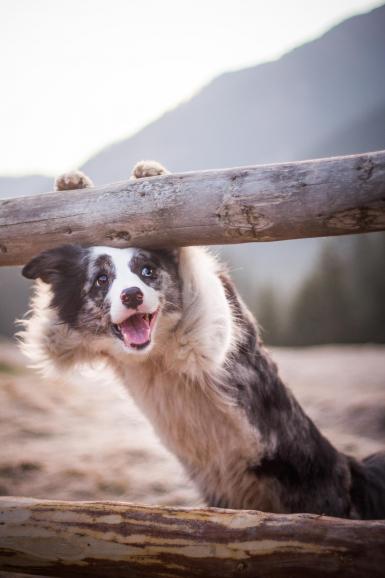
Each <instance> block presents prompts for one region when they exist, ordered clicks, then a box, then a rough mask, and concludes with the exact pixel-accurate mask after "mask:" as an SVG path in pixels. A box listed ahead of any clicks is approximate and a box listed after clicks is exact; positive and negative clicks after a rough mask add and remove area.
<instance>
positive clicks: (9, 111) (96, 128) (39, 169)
mask: <svg viewBox="0 0 385 578" xmlns="http://www.w3.org/2000/svg"><path fill="white" fill-rule="evenodd" d="M381 4H383V0H380V1H378V0H377V1H374V0H269V1H267V0H0V70H1V77H0V78H1V85H0V87H1V89H0V175H19V174H27V173H44V174H50V175H54V174H58V173H61V172H63V171H66V170H69V169H73V168H76V167H78V166H79V165H80V164H82V163H83V162H84V161H85V160H87V159H88V158H89V157H90V156H92V155H93V154H94V153H96V152H97V151H99V150H100V149H101V148H103V147H104V146H106V145H108V144H111V143H113V142H115V141H117V140H120V139H123V138H126V137H128V136H130V135H131V134H133V133H134V132H136V131H137V130H138V129H140V128H141V127H143V126H144V125H146V124H147V123H148V122H150V121H151V120H153V119H156V118H157V117H159V116H160V115H161V114H163V113H164V112H165V111H166V110H169V109H171V108H173V107H174V106H175V105H177V104H178V103H179V102H181V101H183V100H185V99H187V98H189V97H190V96H192V95H193V94H194V93H195V92H196V91H197V90H199V89H200V88H201V87H202V86H203V85H205V84H207V83H208V82H209V81H210V80H211V79H212V78H214V77H215V76H217V75H218V74H220V73H222V72H225V71H228V70H236V69H239V68H243V67H246V66H252V65H255V64H258V63H260V62H263V61H266V60H272V59H275V58H278V57H279V56H280V55H282V54H283V53H284V52H286V51H287V50H289V49H291V48H293V47H295V46H297V45H300V44H302V43H303V42H305V41H308V40H311V39H313V38H314V37H316V36H319V35H320V34H322V33H323V32H325V31H326V30H328V29H329V28H330V27H331V26H333V25H334V24H336V23H338V22H340V21H341V20H344V19H345V18H347V17H349V16H351V15H353V14H356V13H360V12H366V11H368V10H370V9H372V8H374V7H376V6H380V5H381Z"/></svg>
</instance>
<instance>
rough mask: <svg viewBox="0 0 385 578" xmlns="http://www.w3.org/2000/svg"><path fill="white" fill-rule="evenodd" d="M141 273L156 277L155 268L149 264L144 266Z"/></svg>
mask: <svg viewBox="0 0 385 578" xmlns="http://www.w3.org/2000/svg"><path fill="white" fill-rule="evenodd" d="M141 275H142V277H154V275H155V270H154V269H153V268H152V267H150V266H149V265H146V267H143V269H142V271H141Z"/></svg>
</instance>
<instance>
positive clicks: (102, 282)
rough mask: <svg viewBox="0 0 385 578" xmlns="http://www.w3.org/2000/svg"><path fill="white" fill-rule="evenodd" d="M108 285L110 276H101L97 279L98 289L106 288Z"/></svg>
mask: <svg viewBox="0 0 385 578" xmlns="http://www.w3.org/2000/svg"><path fill="white" fill-rule="evenodd" d="M107 283H108V276H107V275H105V274H103V275H99V277H97V279H96V285H97V286H98V287H105V286H106V285H107Z"/></svg>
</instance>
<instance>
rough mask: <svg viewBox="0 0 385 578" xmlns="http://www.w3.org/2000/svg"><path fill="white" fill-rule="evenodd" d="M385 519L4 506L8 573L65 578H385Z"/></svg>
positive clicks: (114, 506) (55, 504) (105, 505)
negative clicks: (329, 577) (359, 519)
mask: <svg viewBox="0 0 385 578" xmlns="http://www.w3.org/2000/svg"><path fill="white" fill-rule="evenodd" d="M384 546H385V521H353V520H342V519H338V518H328V517H323V516H314V515H310V514H295V515H278V514H266V513H262V512H252V511H239V510H216V509H181V508H166V507H163V508H157V507H148V506H147V507H146V506H138V505H131V504H124V503H121V502H120V503H119V502H116V503H112V502H59V501H48V500H33V499H28V498H24V499H23V498H17V499H13V498H1V499H0V569H3V570H8V571H13V572H26V571H27V572H28V573H30V574H40V575H44V576H59V577H61V576H62V577H71V578H72V577H73V576H82V577H85V578H87V577H100V578H106V577H111V578H112V577H113V578H128V577H129V578H158V577H159V578H160V577H165V576H167V577H168V578H171V577H174V578H184V577H185V578H194V577H197V578H198V577H199V578H228V577H234V578H235V577H237V578H238V577H245V578H246V577H247V578H280V577H282V578H283V577H284V578H287V577H288V576H290V578H297V577H298V578H303V577H304V576H306V578H312V577H319V578H321V577H325V576H335V577H338V578H350V577H352V578H353V577H355V578H363V577H371V578H376V577H378V578H379V577H383V576H384V568H385V547H384Z"/></svg>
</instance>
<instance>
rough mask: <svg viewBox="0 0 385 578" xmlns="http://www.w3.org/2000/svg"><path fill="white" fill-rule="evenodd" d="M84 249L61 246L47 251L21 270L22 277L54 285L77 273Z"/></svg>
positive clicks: (76, 246) (74, 246)
mask: <svg viewBox="0 0 385 578" xmlns="http://www.w3.org/2000/svg"><path fill="white" fill-rule="evenodd" d="M84 252H85V249H84V248H83V247H80V246H79V245H62V246H61V247H57V248H55V249H51V250H49V251H44V252H43V253H40V255H37V257H34V258H33V259H32V260H31V261H30V262H29V263H27V265H25V266H24V267H23V269H22V275H24V277H26V278H27V279H41V280H42V281H44V283H49V284H54V283H55V281H58V280H59V279H61V278H63V277H65V276H69V277H72V276H74V274H75V273H76V272H77V271H78V268H79V266H80V265H81V263H82V261H83V259H82V257H83V256H84Z"/></svg>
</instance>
